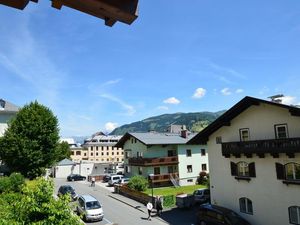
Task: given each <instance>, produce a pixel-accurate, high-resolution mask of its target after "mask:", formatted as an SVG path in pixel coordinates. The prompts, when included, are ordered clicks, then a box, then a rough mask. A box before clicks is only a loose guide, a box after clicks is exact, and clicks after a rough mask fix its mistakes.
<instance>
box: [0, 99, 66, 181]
mask: <svg viewBox="0 0 300 225" xmlns="http://www.w3.org/2000/svg"><path fill="white" fill-rule="evenodd" d="M58 140H59V129H58V120H57V118H56V117H55V116H54V115H53V113H52V111H51V110H50V109H49V108H47V107H45V106H43V105H41V104H39V103H38V102H37V101H35V102H31V103H30V104H28V105H25V106H24V107H23V108H22V109H21V110H20V111H19V112H18V113H17V115H16V117H15V118H14V119H13V120H12V121H11V123H10V124H9V126H8V129H7V130H6V132H5V133H4V136H3V137H2V138H1V139H0V158H1V159H2V160H3V161H4V163H5V164H6V165H7V166H8V167H9V168H10V170H11V171H12V172H20V173H22V174H23V175H24V176H26V177H28V178H35V177H37V176H40V175H42V174H43V173H44V172H45V168H48V167H51V166H52V165H53V164H54V163H55V162H57V161H58V160H60V159H61V158H62V157H63V156H64V155H66V156H67V155H68V153H67V152H68V151H67V150H66V147H65V146H64V145H61V146H60V145H59V144H58Z"/></svg>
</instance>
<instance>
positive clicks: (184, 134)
mask: <svg viewBox="0 0 300 225" xmlns="http://www.w3.org/2000/svg"><path fill="white" fill-rule="evenodd" d="M181 137H183V138H187V137H188V131H187V130H182V131H181Z"/></svg>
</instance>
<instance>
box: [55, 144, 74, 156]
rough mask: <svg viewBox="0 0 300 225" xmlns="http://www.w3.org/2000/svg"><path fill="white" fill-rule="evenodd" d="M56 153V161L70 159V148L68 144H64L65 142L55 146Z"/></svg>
mask: <svg viewBox="0 0 300 225" xmlns="http://www.w3.org/2000/svg"><path fill="white" fill-rule="evenodd" d="M56 151H57V156H58V158H57V161H61V160H63V159H65V158H67V159H70V158H71V150H70V146H69V144H68V142H66V141H63V142H61V143H59V144H58V145H57V148H56Z"/></svg>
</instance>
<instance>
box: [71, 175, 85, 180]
mask: <svg viewBox="0 0 300 225" xmlns="http://www.w3.org/2000/svg"><path fill="white" fill-rule="evenodd" d="M67 180H68V181H75V180H86V177H85V176H81V175H79V174H71V175H69V176H68V177H67Z"/></svg>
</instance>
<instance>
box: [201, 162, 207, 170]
mask: <svg viewBox="0 0 300 225" xmlns="http://www.w3.org/2000/svg"><path fill="white" fill-rule="evenodd" d="M201 169H202V171H206V170H207V167H206V164H205V163H204V164H202V165H201Z"/></svg>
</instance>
